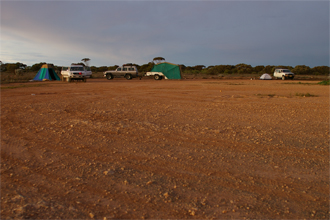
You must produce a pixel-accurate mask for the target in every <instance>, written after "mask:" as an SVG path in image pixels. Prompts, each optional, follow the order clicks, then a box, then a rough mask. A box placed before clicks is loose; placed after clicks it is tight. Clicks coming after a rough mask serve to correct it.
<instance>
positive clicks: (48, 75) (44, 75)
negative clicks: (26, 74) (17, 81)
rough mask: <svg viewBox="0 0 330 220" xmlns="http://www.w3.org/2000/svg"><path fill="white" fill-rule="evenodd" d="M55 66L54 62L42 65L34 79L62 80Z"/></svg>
mask: <svg viewBox="0 0 330 220" xmlns="http://www.w3.org/2000/svg"><path fill="white" fill-rule="evenodd" d="M53 67H54V66H53V65H52V64H44V65H42V66H41V68H40V70H39V71H38V73H37V75H36V76H35V77H34V78H33V80H35V81H45V80H60V77H58V75H57V74H56V72H55V71H54V69H53Z"/></svg>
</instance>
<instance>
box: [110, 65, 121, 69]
mask: <svg viewBox="0 0 330 220" xmlns="http://www.w3.org/2000/svg"><path fill="white" fill-rule="evenodd" d="M118 67H119V66H118V65H114V66H108V70H115V69H117V68H118Z"/></svg>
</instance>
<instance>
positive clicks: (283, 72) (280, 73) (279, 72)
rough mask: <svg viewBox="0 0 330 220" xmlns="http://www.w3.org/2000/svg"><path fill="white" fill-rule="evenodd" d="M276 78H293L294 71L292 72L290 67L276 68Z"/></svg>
mask: <svg viewBox="0 0 330 220" xmlns="http://www.w3.org/2000/svg"><path fill="white" fill-rule="evenodd" d="M274 78H275V79H282V80H286V79H293V78H294V73H292V72H291V71H290V70H289V69H275V71H274Z"/></svg>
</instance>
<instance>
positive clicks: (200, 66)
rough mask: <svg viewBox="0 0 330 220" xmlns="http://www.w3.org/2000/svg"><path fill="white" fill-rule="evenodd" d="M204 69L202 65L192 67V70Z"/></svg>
mask: <svg viewBox="0 0 330 220" xmlns="http://www.w3.org/2000/svg"><path fill="white" fill-rule="evenodd" d="M204 68H205V66H204V65H196V66H194V70H202V69H204Z"/></svg>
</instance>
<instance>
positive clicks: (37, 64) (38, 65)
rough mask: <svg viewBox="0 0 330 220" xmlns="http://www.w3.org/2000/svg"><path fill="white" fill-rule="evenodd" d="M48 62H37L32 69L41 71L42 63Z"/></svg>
mask: <svg viewBox="0 0 330 220" xmlns="http://www.w3.org/2000/svg"><path fill="white" fill-rule="evenodd" d="M44 64H46V62H41V63H36V64H33V65H32V66H31V71H39V69H40V68H41V66H42V65H44Z"/></svg>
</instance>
